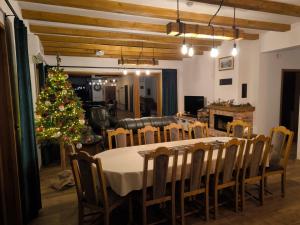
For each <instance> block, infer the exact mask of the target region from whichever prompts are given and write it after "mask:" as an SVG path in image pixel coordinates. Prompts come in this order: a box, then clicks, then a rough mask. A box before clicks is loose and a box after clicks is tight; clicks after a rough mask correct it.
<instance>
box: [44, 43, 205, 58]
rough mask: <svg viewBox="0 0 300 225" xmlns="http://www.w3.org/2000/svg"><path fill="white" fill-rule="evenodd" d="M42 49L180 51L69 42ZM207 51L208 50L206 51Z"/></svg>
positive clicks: (176, 52) (177, 51) (46, 45)
mask: <svg viewBox="0 0 300 225" xmlns="http://www.w3.org/2000/svg"><path fill="white" fill-rule="evenodd" d="M42 45H43V47H44V48H45V47H57V48H78V49H90V50H94V51H95V50H103V51H118V52H119V53H120V54H121V51H122V52H137V53H139V52H141V51H142V50H143V53H150V54H153V52H154V53H166V54H178V53H180V49H179V48H178V49H159V48H137V47H123V46H115V45H96V44H82V43H70V42H49V41H44V42H42ZM194 50H195V55H198V54H202V52H203V50H202V49H199V48H196V49H194ZM206 50H208V49H206Z"/></svg>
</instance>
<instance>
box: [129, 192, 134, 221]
mask: <svg viewBox="0 0 300 225" xmlns="http://www.w3.org/2000/svg"><path fill="white" fill-rule="evenodd" d="M132 213H133V210H132V198H131V197H129V199H128V214H129V215H128V224H133V218H132V215H133V214H132Z"/></svg>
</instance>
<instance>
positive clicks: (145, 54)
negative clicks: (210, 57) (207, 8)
mask: <svg viewBox="0 0 300 225" xmlns="http://www.w3.org/2000/svg"><path fill="white" fill-rule="evenodd" d="M44 50H45V51H46V52H58V53H60V52H71V53H86V54H94V55H95V53H96V50H93V49H77V48H63V47H45V48H44ZM199 54H203V53H199ZM105 55H109V56H110V55H115V56H117V57H119V58H120V57H121V52H120V51H115V50H107V51H104V57H105ZM123 56H124V58H126V57H127V56H132V57H136V58H140V57H142V58H153V53H149V52H143V54H142V55H141V54H140V52H132V51H126V52H123ZM154 57H155V58H159V57H165V58H173V57H174V58H182V55H181V54H180V52H179V53H177V54H173V53H156V52H154Z"/></svg>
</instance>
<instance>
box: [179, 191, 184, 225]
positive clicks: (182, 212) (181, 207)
mask: <svg viewBox="0 0 300 225" xmlns="http://www.w3.org/2000/svg"><path fill="white" fill-rule="evenodd" d="M180 203H181V206H180V214H181V225H185V217H184V197H183V196H181V200H180Z"/></svg>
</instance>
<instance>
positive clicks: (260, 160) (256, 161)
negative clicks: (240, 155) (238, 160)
mask: <svg viewBox="0 0 300 225" xmlns="http://www.w3.org/2000/svg"><path fill="white" fill-rule="evenodd" d="M269 152H270V138H269V137H265V136H264V135H260V136H258V137H256V138H255V139H253V140H248V141H247V145H246V150H245V154H244V160H243V168H242V176H241V180H240V182H241V209H242V210H243V209H244V208H245V189H246V185H247V184H257V183H259V199H260V204H261V205H263V203H264V188H265V187H264V177H265V170H266V164H267V160H268V156H269Z"/></svg>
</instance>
